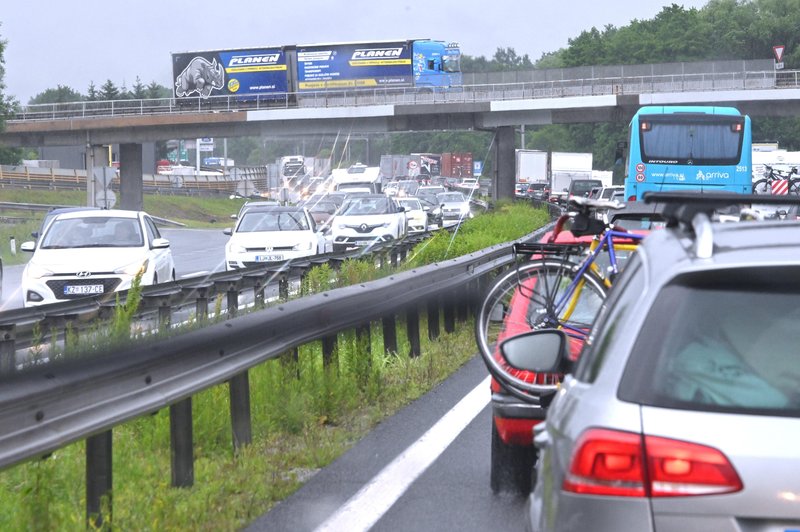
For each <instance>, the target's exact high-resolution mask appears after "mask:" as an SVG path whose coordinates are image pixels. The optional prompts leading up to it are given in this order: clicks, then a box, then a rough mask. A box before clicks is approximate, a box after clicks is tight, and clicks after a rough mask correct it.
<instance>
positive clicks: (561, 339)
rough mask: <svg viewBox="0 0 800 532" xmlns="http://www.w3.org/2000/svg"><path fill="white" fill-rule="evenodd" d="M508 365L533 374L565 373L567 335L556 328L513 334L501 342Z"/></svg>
mask: <svg viewBox="0 0 800 532" xmlns="http://www.w3.org/2000/svg"><path fill="white" fill-rule="evenodd" d="M500 352H501V353H502V355H503V357H504V358H505V360H506V362H507V363H508V365H509V366H511V367H512V368H515V369H519V370H525V371H534V372H536V373H568V372H569V371H571V370H572V362H571V361H570V360H569V337H568V336H567V335H566V333H564V331H562V330H559V329H540V330H536V331H530V332H526V333H523V334H519V335H517V336H512V337H511V338H508V339H507V340H504V341H503V342H502V343H501V344H500Z"/></svg>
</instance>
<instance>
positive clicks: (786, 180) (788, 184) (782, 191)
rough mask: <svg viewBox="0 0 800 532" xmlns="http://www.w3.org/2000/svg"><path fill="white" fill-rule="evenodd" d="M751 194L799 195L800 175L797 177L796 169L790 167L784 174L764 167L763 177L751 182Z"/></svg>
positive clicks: (767, 166) (769, 167)
mask: <svg viewBox="0 0 800 532" xmlns="http://www.w3.org/2000/svg"><path fill="white" fill-rule="evenodd" d="M753 194H771V195H775V196H785V195H787V194H795V195H797V194H800V175H798V171H797V167H792V169H791V170H789V171H788V172H786V171H781V170H776V169H774V168H773V167H771V166H769V165H764V177H763V178H761V179H759V180H757V181H754V182H753Z"/></svg>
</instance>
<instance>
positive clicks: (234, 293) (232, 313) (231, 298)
mask: <svg viewBox="0 0 800 532" xmlns="http://www.w3.org/2000/svg"><path fill="white" fill-rule="evenodd" d="M226 294H227V298H228V318H235V317H236V314H237V312H238V310H239V291H238V290H237V289H236V288H231V289H229V290H228V291H227V292H226Z"/></svg>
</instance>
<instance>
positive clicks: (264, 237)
mask: <svg viewBox="0 0 800 532" xmlns="http://www.w3.org/2000/svg"><path fill="white" fill-rule="evenodd" d="M313 238H314V233H313V232H311V231H268V232H266V231H258V232H253V233H236V234H234V235H233V236H231V239H230V240H229V244H236V245H239V246H244V247H246V248H255V247H285V246H294V245H295V244H297V243H298V242H308V241H309V240H311V239H313Z"/></svg>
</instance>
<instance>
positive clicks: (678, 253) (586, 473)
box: [501, 193, 800, 531]
mask: <svg viewBox="0 0 800 532" xmlns="http://www.w3.org/2000/svg"><path fill="white" fill-rule="evenodd" d="M652 196H653V197H651V198H650V199H655V197H656V196H657V197H658V201H659V202H662V201H663V202H667V203H669V206H668V208H667V209H665V216H666V217H667V219H668V220H669V226H670V228H668V229H666V230H663V231H654V232H653V233H651V234H650V236H649V237H648V238H647V239H646V240H645V241H644V243H643V244H642V245H641V246H640V248H639V250H638V251H637V252H636V253H635V254H634V255H633V257H631V259H630V260H629V262H628V264H627V266H626V268H625V271H624V272H623V273H622V275H621V276H620V277H619V279H618V280H617V281H616V283H615V285H614V288H613V289H612V290H611V292H610V294H609V296H608V298H607V299H606V301H605V304H604V305H603V306H602V309H601V310H600V313H599V314H598V316H597V318H596V321H595V323H594V326H593V328H592V331H591V334H590V336H589V339H588V340H587V342H586V344H585V346H584V349H583V351H582V353H581V355H580V358H579V359H578V362H577V364H576V365H575V367H571V364H570V363H569V362H568V360H567V357H566V354H567V344H568V341H567V338H566V335H565V334H564V333H563V332H562V331H560V330H539V331H533V332H530V333H525V334H522V335H519V336H516V337H514V338H511V339H508V340H506V341H505V342H504V343H503V344H502V345H501V351H502V353H503V354H504V356H505V357H506V361H507V362H508V363H509V364H510V365H511V366H512V367H515V368H519V369H526V370H529V371H536V372H540V371H541V372H544V371H546V372H558V371H563V372H565V373H568V375H567V377H566V378H565V380H564V382H563V383H562V385H561V387H560V389H559V390H558V391H557V392H555V393H554V394H553V395H552V396H540V397H539V399H540V400H541V401H542V402H543V403H550V401H551V400H552V403H550V405H549V410H548V413H547V419H546V421H545V422H544V423H543V424H540V425H538V426H537V427H536V429H534V432H535V437H534V444H535V445H536V447H537V448H538V449H539V459H538V463H537V466H536V474H535V487H534V491H533V493H532V494H531V496H530V501H529V515H530V524H531V528H532V529H533V530H566V529H569V530H592V531H606V530H609V531H611V530H613V531H618V530H637V531H642V530H644V531H647V530H743V529H748V530H795V529H799V528H800V509H798V500H799V497H800V495H798V494H800V475H798V471H800V445H798V443H797V442H798V441H800V349H798V346H800V326H798V324H800V224H797V223H795V222H787V221H753V222H740V223H725V224H722V223H712V222H710V221H709V214H710V213H711V212H712V210H713V209H714V208H716V207H720V206H722V204H726V203H727V204H730V203H731V202H733V201H748V202H756V199H755V198H753V197H750V196H739V197H738V200H737V199H732V196H730V195H724V196H722V195H719V194H717V195H712V194H703V195H694V196H682V195H680V194H678V193H671V194H658V195H656V194H653V195H652ZM734 197H735V196H734ZM762 198H763V197H762ZM774 199H776V200H777V201H781V200H780V199H778V198H774ZM758 201H760V199H759V200H758ZM782 201H785V200H782ZM676 202H677V203H676ZM502 378H503V380H504V384H506V385H508V386H516V387H517V389H518V390H524V383H520V382H515V380H514V378H513V376H510V375H505V376H502Z"/></svg>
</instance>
